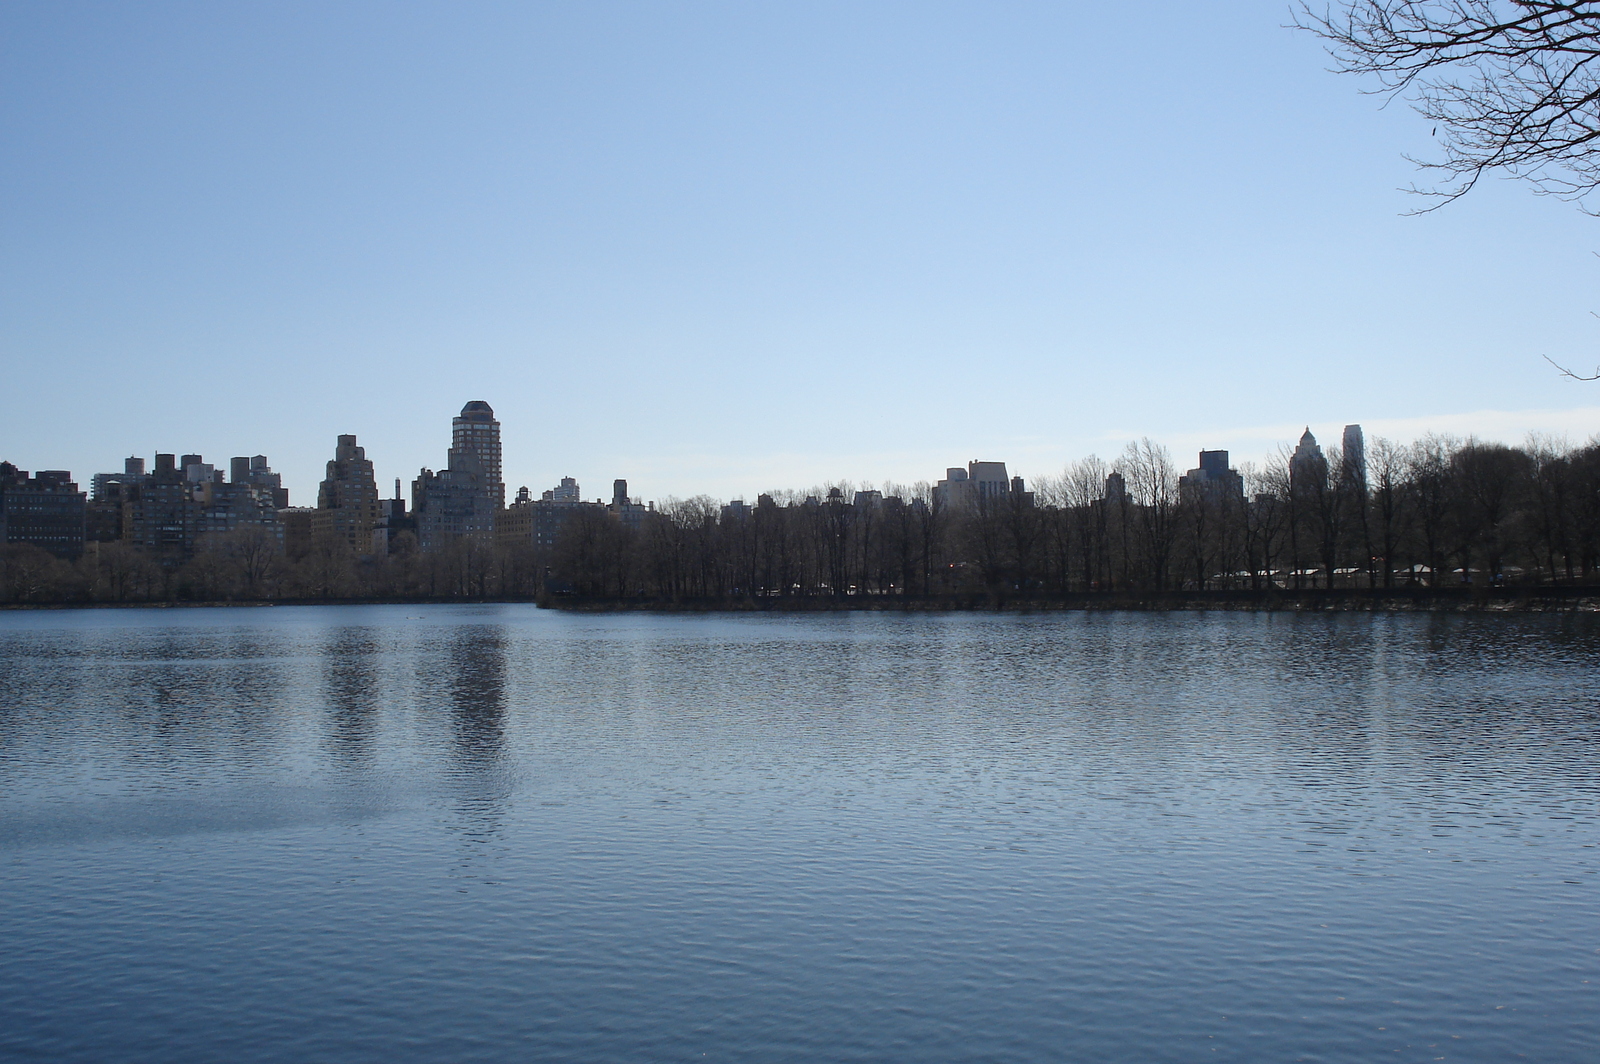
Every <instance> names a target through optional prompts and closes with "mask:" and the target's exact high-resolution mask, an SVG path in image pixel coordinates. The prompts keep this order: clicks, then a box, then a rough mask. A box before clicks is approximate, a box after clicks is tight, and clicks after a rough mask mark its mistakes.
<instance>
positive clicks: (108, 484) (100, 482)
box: [89, 455, 145, 504]
mask: <svg viewBox="0 0 1600 1064" xmlns="http://www.w3.org/2000/svg"><path fill="white" fill-rule="evenodd" d="M144 477H145V471H144V459H143V458H140V457H138V456H137V455H134V456H131V457H128V458H125V459H123V462H122V472H120V473H96V474H95V475H94V476H92V477H90V478H89V490H90V494H89V498H90V499H91V500H92V501H94V502H106V501H109V500H111V499H112V498H115V500H116V501H117V502H118V503H119V504H120V503H121V501H122V492H121V490H120V489H121V488H123V487H126V486H128V485H133V484H141V483H143V482H144Z"/></svg>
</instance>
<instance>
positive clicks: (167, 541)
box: [122, 454, 202, 564]
mask: <svg viewBox="0 0 1600 1064" xmlns="http://www.w3.org/2000/svg"><path fill="white" fill-rule="evenodd" d="M184 457H185V458H188V459H193V461H191V462H188V463H186V464H188V465H199V464H202V463H201V462H200V456H199V455H193V454H189V455H184ZM127 491H128V497H127V499H126V501H125V502H124V503H123V506H122V518H123V520H122V538H123V539H125V540H128V541H129V542H131V543H134V544H136V545H138V546H140V547H143V548H144V549H145V550H147V551H149V552H150V553H151V554H154V555H156V556H157V557H158V558H160V559H161V560H162V561H163V562H165V563H168V564H172V563H176V562H180V561H183V560H184V559H186V558H188V557H189V555H190V554H192V553H193V552H194V546H195V540H196V539H197V538H198V537H199V534H200V533H199V529H200V504H199V503H198V502H197V501H195V496H194V485H193V484H191V483H189V481H188V480H187V479H186V478H185V477H184V474H183V471H182V470H181V469H180V468H179V466H178V456H177V455H174V454H158V455H156V464H155V468H154V469H153V470H152V471H151V472H150V474H149V475H148V476H146V477H144V478H143V480H142V481H141V482H140V483H139V484H137V485H133V486H131V487H129V488H128V489H127Z"/></svg>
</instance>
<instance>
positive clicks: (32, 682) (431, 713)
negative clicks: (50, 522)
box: [0, 605, 1600, 1062]
mask: <svg viewBox="0 0 1600 1064" xmlns="http://www.w3.org/2000/svg"><path fill="white" fill-rule="evenodd" d="M1597 754H1600V616H1596V615H1577V614H1508V615H1484V614H1474V615H1443V614H1431V615H1430V614H1414V613H1413V614H1365V613H1362V614H1355V613H1319V614H1288V613H1171V614H1161V613H1104V614H1083V613H1074V614H1032V615H1029V614H1015V613H1008V614H945V615H921V614H916V615H896V614H889V613H857V614H852V613H837V614H820V615H819V614H805V615H696V616H684V615H649V614H627V615H604V614H601V615H575V614H564V613H557V612H550V611H540V610H536V609H534V608H533V607H531V606H521V605H483V606H353V607H273V608H250V609H246V608H239V609H199V608H197V609H140V610H131V609H130V610H80V611H39V612H0V899H3V903H0V942H3V943H4V949H3V950H0V1058H3V1059H5V1060H19V1061H20V1060H51V1061H105V1060H112V1059H115V1060H119V1061H161V1062H174V1061H229V1062H239V1061H300V1060H315V1061H322V1062H343V1061H374V1060H385V1061H387V1060H393V1061H429V1062H431V1061H438V1062H458V1061H517V1060H526V1061H585V1062H589V1061H646V1060H648V1061H752V1062H754V1061H795V1062H799V1061H819V1060H829V1061H834V1060H840V1061H918V1062H925V1061H1028V1062H1034V1061H1058V1060H1063V1059H1078V1060H1094V1061H1130V1062H1132V1061H1138V1062H1149V1061H1193V1060H1198V1059H1211V1060H1237V1061H1260V1060H1282V1061H1290V1060H1307V1061H1372V1060H1393V1061H1434V1060H1447V1061H1505V1060H1514V1059H1527V1060H1537V1061H1578V1060H1587V1059H1594V1058H1593V1056H1592V1054H1594V1053H1595V1052H1596V1046H1597V1045H1600V993H1597V991H1600V904H1597V901H1600V897H1597V889H1596V888H1597V886H1600V884H1597V875H1596V872H1597V869H1600V831H1597V820H1600V757H1597Z"/></svg>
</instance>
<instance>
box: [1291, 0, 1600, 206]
mask: <svg viewBox="0 0 1600 1064" xmlns="http://www.w3.org/2000/svg"><path fill="white" fill-rule="evenodd" d="M1295 25H1296V26H1298V27H1299V28H1301V29H1306V30H1310V31H1311V32H1313V33H1315V34H1317V35H1318V36H1320V37H1321V38H1322V39H1323V40H1324V41H1326V42H1327V44H1328V50H1329V52H1330V53H1331V54H1332V56H1333V58H1334V62H1335V68H1334V69H1335V70H1337V71H1338V72H1339V73H1345V74H1360V75H1367V76H1370V77H1374V78H1375V79H1376V80H1377V87H1376V88H1373V89H1370V90H1368V91H1370V92H1373V93H1376V94H1379V95H1385V96H1388V97H1390V98H1393V97H1396V96H1400V97H1403V98H1405V99H1407V100H1408V101H1409V102H1410V103H1411V105H1412V106H1413V107H1415V108H1416V110H1417V111H1418V112H1419V113H1420V114H1422V115H1423V116H1424V117H1425V118H1428V119H1430V120H1432V121H1433V122H1434V123H1436V125H1437V129H1438V140H1439V144H1440V147H1441V148H1442V150H1443V155H1444V157H1443V159H1441V160H1435V161H1423V160H1413V161H1414V162H1417V164H1418V165H1419V166H1421V167H1422V168H1423V169H1425V170H1433V171H1436V172H1438V173H1439V174H1440V176H1441V182H1440V185H1439V186H1438V187H1436V188H1431V189H1427V188H1415V187H1413V188H1412V189H1411V190H1410V191H1412V192H1415V193H1417V194H1419V195H1423V196H1427V197H1430V198H1432V199H1434V200H1436V202H1434V203H1433V204H1431V205H1430V206H1428V207H1424V208H1421V209H1420V210H1419V211H1418V212H1414V213H1423V212H1426V211H1431V210H1435V209H1437V208H1438V207H1440V206H1443V205H1444V204H1445V203H1449V202H1451V201H1452V200H1455V199H1459V198H1460V197H1461V196H1463V195H1465V194H1466V193H1467V192H1469V191H1471V190H1472V188H1473V186H1475V185H1476V184H1477V182H1478V180H1479V179H1480V178H1482V177H1483V176H1484V175H1485V174H1487V173H1489V172H1490V171H1500V172H1502V173H1505V174H1508V175H1510V176H1513V177H1517V178H1521V179H1523V180H1525V181H1527V182H1529V183H1530V184H1532V185H1533V186H1534V188H1535V189H1536V190H1537V191H1538V192H1540V193H1543V194H1546V195H1554V196H1559V197H1562V198H1565V199H1571V200H1577V201H1579V202H1580V204H1581V202H1582V201H1583V200H1584V198H1585V197H1587V196H1588V195H1590V194H1591V193H1593V192H1594V191H1595V190H1596V189H1600V0H1567V2H1559V0H1343V2H1341V3H1339V4H1338V5H1337V6H1336V7H1334V8H1323V9H1322V11H1321V13H1318V12H1317V11H1316V10H1314V9H1313V8H1312V6H1311V4H1310V3H1308V2H1303V3H1302V5H1301V7H1300V10H1299V12H1298V13H1297V15H1296V18H1295Z"/></svg>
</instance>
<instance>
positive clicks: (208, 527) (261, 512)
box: [193, 479, 283, 550]
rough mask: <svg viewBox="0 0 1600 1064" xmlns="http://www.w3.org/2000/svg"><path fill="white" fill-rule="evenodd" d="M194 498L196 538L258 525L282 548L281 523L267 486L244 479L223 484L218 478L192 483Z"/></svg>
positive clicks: (272, 495) (272, 493) (271, 493)
mask: <svg viewBox="0 0 1600 1064" xmlns="http://www.w3.org/2000/svg"><path fill="white" fill-rule="evenodd" d="M193 490H194V500H195V502H196V503H198V504H199V506H200V514H199V517H198V519H197V523H196V526H195V534H196V536H197V537H204V536H216V535H222V534H223V533H226V532H233V531H235V530H237V529H241V528H259V529H261V530H262V531H263V532H265V533H266V534H267V535H268V536H270V537H271V538H272V540H273V542H274V544H275V545H276V546H277V548H278V549H279V550H282V548H283V523H282V522H281V521H280V520H279V519H278V509H279V508H278V507H277V506H275V505H274V502H275V501H276V500H275V498H274V492H273V490H272V489H271V488H258V487H256V486H255V485H253V484H251V483H249V482H248V481H245V482H237V481H236V482H232V483H224V482H223V481H222V480H220V479H213V480H210V481H202V482H200V483H198V484H196V485H195V486H194V489H193Z"/></svg>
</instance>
